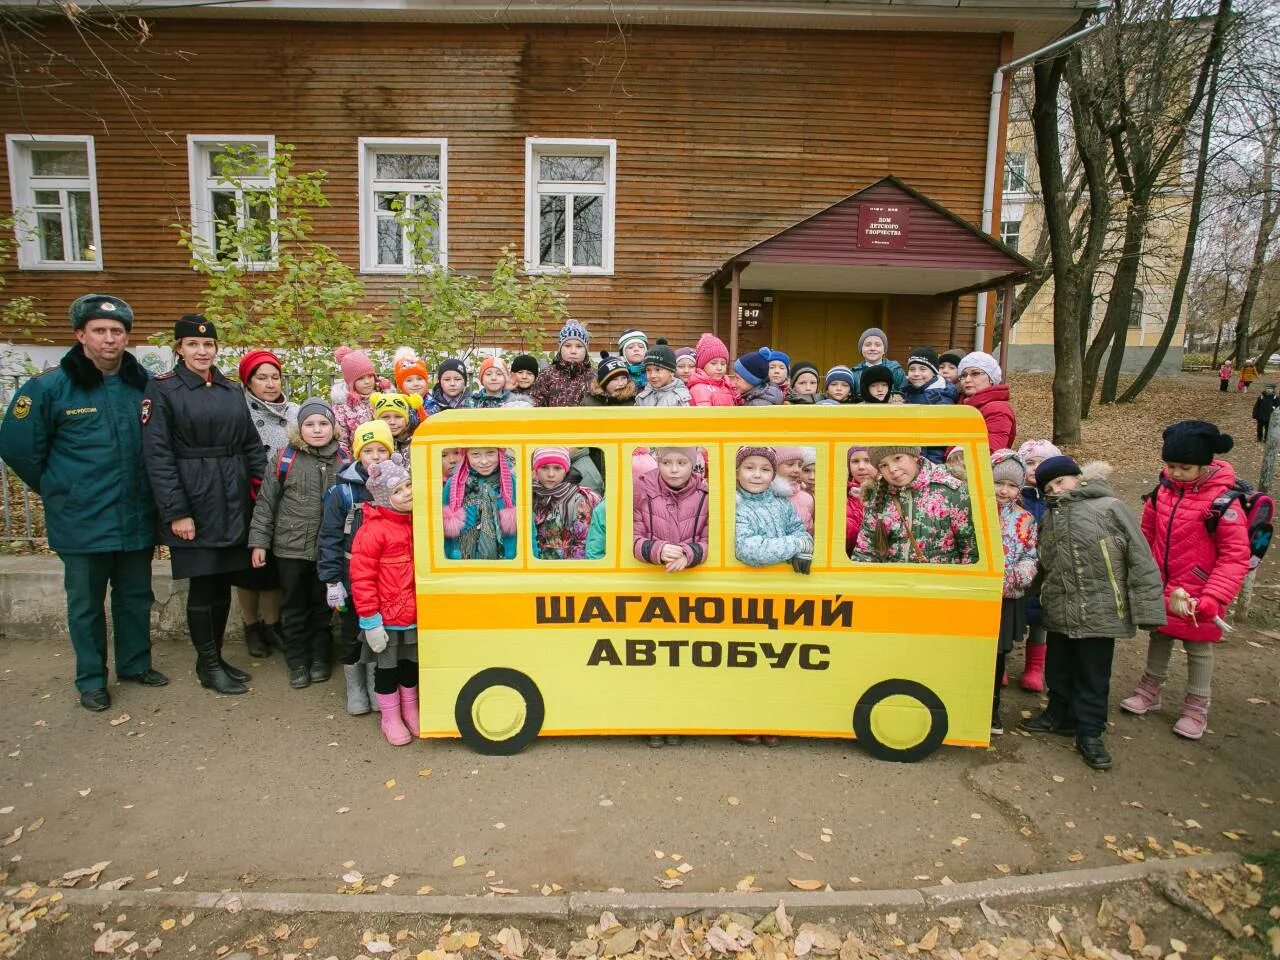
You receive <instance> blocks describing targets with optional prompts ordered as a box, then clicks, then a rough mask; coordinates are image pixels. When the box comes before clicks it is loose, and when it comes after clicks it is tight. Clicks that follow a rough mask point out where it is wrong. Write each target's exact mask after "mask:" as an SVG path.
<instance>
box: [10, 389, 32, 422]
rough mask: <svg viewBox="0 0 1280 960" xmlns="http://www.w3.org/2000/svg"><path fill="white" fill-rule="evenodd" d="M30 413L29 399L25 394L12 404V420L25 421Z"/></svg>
mask: <svg viewBox="0 0 1280 960" xmlns="http://www.w3.org/2000/svg"><path fill="white" fill-rule="evenodd" d="M30 412H31V398H30V397H29V396H27V395H26V394H25V393H24V394H23V395H22V396H20V397H19V398H18V399H17V400H16V401H14V404H13V419H15V420H25V419H27V414H29V413H30Z"/></svg>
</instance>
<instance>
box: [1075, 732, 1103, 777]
mask: <svg viewBox="0 0 1280 960" xmlns="http://www.w3.org/2000/svg"><path fill="white" fill-rule="evenodd" d="M1076 751H1077V752H1078V753H1079V754H1080V757H1081V759H1082V760H1084V762H1085V763H1087V764H1088V765H1089V766H1091V767H1093V769H1095V770H1110V769H1111V754H1109V753H1107V747H1106V744H1104V743H1103V742H1102V738H1101V737H1076Z"/></svg>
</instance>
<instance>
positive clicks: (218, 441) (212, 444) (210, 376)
mask: <svg viewBox="0 0 1280 960" xmlns="http://www.w3.org/2000/svg"><path fill="white" fill-rule="evenodd" d="M173 339H174V352H175V353H176V354H177V357H178V362H177V364H176V365H175V366H174V368H173V370H171V371H170V372H168V373H164V374H161V375H160V376H158V377H156V378H155V379H154V380H152V381H151V382H150V383H149V384H148V385H147V389H146V393H145V394H144V395H143V400H142V450H143V455H144V457H145V458H146V463H147V473H148V475H149V476H150V478H151V489H152V491H153V493H154V494H155V498H156V505H157V506H158V507H159V512H160V540H161V542H162V543H164V544H165V545H167V546H168V547H169V554H170V557H171V558H172V563H173V578H174V579H175V580H187V579H189V580H190V581H191V584H190V590H189V592H188V594H187V628H188V629H189V630H190V632H191V642H192V644H193V645H194V646H195V648H196V676H197V677H199V679H200V683H201V685H202V686H205V687H210V688H212V689H214V690H217V691H218V692H219V693H244V692H246V689H247V688H246V687H245V685H244V681H246V680H248V679H249V676H248V674H246V673H245V672H244V671H242V670H238V669H236V668H235V667H233V666H231V664H229V663H227V662H226V661H225V660H223V659H222V635H223V632H224V631H225V630H226V626H227V616H228V614H229V613H230V612H231V588H232V586H233V585H236V584H237V583H238V582H240V581H241V580H243V579H246V578H247V577H248V576H249V571H250V564H249V548H248V537H249V521H250V519H251V518H252V516H253V496H254V494H255V493H256V491H257V488H258V486H259V485H260V484H261V483H262V478H263V475H264V474H265V473H266V469H267V457H266V453H265V451H264V448H263V446H262V440H261V438H260V437H259V436H258V431H257V428H256V427H254V425H253V419H252V417H251V416H250V414H249V408H248V407H247V406H246V405H245V400H244V392H243V390H242V388H241V386H240V384H238V383H234V382H232V381H230V380H228V379H227V378H226V377H224V376H223V375H222V372H221V371H220V370H218V368H217V367H216V366H214V362H215V361H216V359H217V356H218V333H217V330H216V329H215V328H214V325H213V323H212V321H210V320H206V319H205V318H204V317H202V316H199V315H195V314H188V315H187V316H184V317H182V318H181V319H180V320H178V322H177V323H175V324H174V327H173Z"/></svg>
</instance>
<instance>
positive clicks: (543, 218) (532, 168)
mask: <svg viewBox="0 0 1280 960" xmlns="http://www.w3.org/2000/svg"><path fill="white" fill-rule="evenodd" d="M616 152H617V142H616V141H614V140H547V139H542V138H538V137H530V138H529V139H528V140H526V141H525V197H526V204H527V206H526V209H525V260H526V262H527V266H528V268H529V269H530V270H564V271H567V272H569V273H582V274H609V273H613V211H614V157H615V154H616Z"/></svg>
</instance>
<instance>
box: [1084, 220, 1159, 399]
mask: <svg viewBox="0 0 1280 960" xmlns="http://www.w3.org/2000/svg"><path fill="white" fill-rule="evenodd" d="M1146 222H1147V213H1146V204H1145V203H1138V202H1137V201H1134V202H1132V203H1130V205H1129V209H1128V210H1127V211H1125V218H1124V243H1123V245H1122V247H1121V253H1120V261H1119V262H1118V263H1117V264H1116V269H1115V273H1114V274H1113V276H1112V278H1111V299H1110V300H1108V301H1107V312H1106V313H1105V314H1104V315H1103V317H1102V326H1101V327H1099V329H1098V334H1097V336H1095V337H1094V338H1093V343H1091V344H1089V350H1088V352H1087V353H1085V357H1084V369H1083V371H1082V375H1081V379H1080V408H1081V411H1082V414H1083V416H1085V417H1088V416H1089V409H1090V407H1091V406H1092V404H1093V395H1094V392H1095V390H1096V389H1097V385H1098V370H1099V368H1100V367H1101V366H1102V356H1103V354H1105V353H1106V352H1107V349H1108V347H1110V349H1111V357H1112V358H1113V359H1111V360H1108V362H1107V366H1108V369H1110V368H1111V367H1112V365H1113V363H1114V364H1115V365H1116V366H1115V373H1116V375H1117V376H1118V375H1119V372H1120V371H1119V364H1120V363H1121V362H1122V361H1123V360H1124V340H1125V337H1126V336H1127V335H1128V332H1129V310H1130V308H1131V307H1132V306H1133V288H1134V286H1135V285H1136V284H1137V282H1138V267H1139V265H1140V264H1141V262H1142V240H1143V234H1144V233H1145V228H1146ZM1117 341H1118V345H1117ZM1117 355H1118V358H1117ZM1104 386H1105V384H1104ZM1111 386H1112V391H1113V392H1112V394H1111V396H1110V397H1106V396H1104V397H1103V398H1102V402H1103V403H1110V402H1111V401H1112V400H1114V399H1115V393H1114V390H1115V383H1114V381H1112V384H1111Z"/></svg>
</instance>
